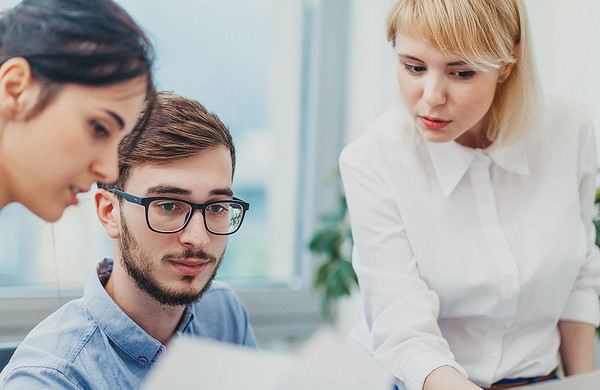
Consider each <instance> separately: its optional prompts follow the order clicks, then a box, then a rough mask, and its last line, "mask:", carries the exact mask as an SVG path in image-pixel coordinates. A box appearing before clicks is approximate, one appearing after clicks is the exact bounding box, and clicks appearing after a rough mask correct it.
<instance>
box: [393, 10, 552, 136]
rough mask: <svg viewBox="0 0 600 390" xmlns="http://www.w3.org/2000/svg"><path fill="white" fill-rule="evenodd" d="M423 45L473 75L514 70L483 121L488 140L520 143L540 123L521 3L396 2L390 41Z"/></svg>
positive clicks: (537, 91) (537, 86) (539, 97)
mask: <svg viewBox="0 0 600 390" xmlns="http://www.w3.org/2000/svg"><path fill="white" fill-rule="evenodd" d="M397 33H402V34H406V35H408V36H410V37H412V38H416V39H422V40H424V41H426V42H428V43H430V44H432V45H433V46H435V47H437V48H439V49H440V50H441V51H442V52H444V53H445V54H446V55H452V56H456V57H458V58H459V59H460V60H461V61H464V62H466V63H467V64H469V65H470V66H472V67H474V68H475V69H480V70H481V69H482V65H485V66H491V67H494V68H497V69H501V68H502V67H503V66H505V65H507V64H514V66H513V69H512V72H511V74H510V76H509V77H508V78H507V79H506V81H504V82H502V83H499V84H498V87H497V88H496V94H495V96H494V100H493V102H492V105H491V107H490V110H489V111H488V113H487V114H486V118H485V123H486V127H485V131H486V133H485V135H486V136H487V139H488V140H490V141H492V142H495V143H496V144H500V145H506V144H510V143H514V142H517V141H518V140H520V139H522V138H523V137H524V136H526V135H527V134H528V133H529V132H530V131H532V130H533V129H534V128H535V127H536V125H537V123H538V119H539V114H540V110H541V105H542V94H541V88H540V84H539V79H538V76H537V71H536V66H535V62H534V59H533V47H532V43H531V38H530V34H529V27H528V22H527V14H526V10H525V5H524V4H523V1H522V0H396V1H395V2H394V4H393V5H392V8H391V9H390V11H389V13H388V17H387V38H388V40H389V41H391V42H392V43H394V41H395V37H396V34H397Z"/></svg>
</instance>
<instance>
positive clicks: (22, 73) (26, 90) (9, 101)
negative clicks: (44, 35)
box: [0, 57, 40, 119]
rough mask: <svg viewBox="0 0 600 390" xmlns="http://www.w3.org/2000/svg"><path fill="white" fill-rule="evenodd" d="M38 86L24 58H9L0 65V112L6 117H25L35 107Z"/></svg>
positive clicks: (38, 93) (38, 90) (38, 91)
mask: <svg viewBox="0 0 600 390" xmlns="http://www.w3.org/2000/svg"><path fill="white" fill-rule="evenodd" d="M39 95H40V86H39V84H38V83H36V82H35V80H33V76H32V74H31V66H30V65H29V62H27V60H26V59H25V58H22V57H13V58H9V59H8V60H7V61H6V62H4V63H3V64H2V65H1V66H0V113H1V114H2V116H3V117H4V118H7V119H18V118H25V117H27V114H28V112H29V110H31V109H32V108H33V107H35V104H36V103H37V101H38V98H39Z"/></svg>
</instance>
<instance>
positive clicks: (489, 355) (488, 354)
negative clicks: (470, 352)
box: [485, 349, 496, 359]
mask: <svg viewBox="0 0 600 390" xmlns="http://www.w3.org/2000/svg"><path fill="white" fill-rule="evenodd" d="M485 356H486V357H487V358H488V359H493V358H495V357H496V352H494V351H492V350H491V349H488V350H487V351H486V353H485Z"/></svg>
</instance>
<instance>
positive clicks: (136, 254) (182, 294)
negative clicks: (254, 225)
mask: <svg viewBox="0 0 600 390" xmlns="http://www.w3.org/2000/svg"><path fill="white" fill-rule="evenodd" d="M121 227H122V229H121V240H120V242H119V248H120V251H121V263H122V264H123V267H125V270H126V271H127V273H128V274H129V276H131V277H132V278H133V280H135V283H136V284H137V286H138V287H139V288H140V289H141V290H142V291H144V292H145V293H146V294H148V295H149V296H151V297H152V298H154V299H155V300H157V301H158V302H159V303H161V304H163V305H169V306H184V305H189V304H190V303H193V302H196V301H197V300H199V299H200V298H201V297H202V294H204V292H205V291H206V290H208V289H209V288H210V286H211V284H212V281H213V279H214V278H215V276H216V275H217V270H218V268H219V265H220V264H221V260H223V253H221V256H220V257H219V259H218V260H217V258H216V257H215V256H213V255H211V254H209V253H206V252H204V251H203V250H192V249H187V250H185V251H183V252H181V253H179V254H175V253H168V254H165V255H164V256H163V257H162V259H161V261H162V262H164V261H166V259H186V258H198V259H207V260H210V261H211V262H214V263H216V267H215V270H214V272H213V274H212V275H211V277H210V279H209V280H208V282H207V283H206V285H205V286H204V287H203V288H202V289H201V290H200V291H197V290H194V289H192V288H189V289H187V290H184V291H174V290H171V289H168V288H166V287H164V286H162V285H161V283H160V280H158V278H157V277H156V276H155V275H153V274H152V271H153V269H154V267H153V266H152V262H151V259H150V255H149V254H148V252H146V251H144V250H143V249H142V248H140V245H139V243H138V242H137V241H136V240H135V239H134V238H133V237H132V236H131V234H130V233H129V229H128V228H127V224H126V223H125V219H124V218H121ZM223 252H224V251H223ZM195 278H196V277H195V276H190V275H182V276H181V280H182V281H187V282H188V283H189V284H190V285H191V284H192V282H193V281H194V279H195Z"/></svg>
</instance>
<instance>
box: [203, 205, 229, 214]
mask: <svg viewBox="0 0 600 390" xmlns="http://www.w3.org/2000/svg"><path fill="white" fill-rule="evenodd" d="M207 210H208V211H209V212H210V213H212V214H219V213H223V212H224V211H225V210H226V208H225V207H224V206H223V205H222V204H211V205H210V206H208V208H207Z"/></svg>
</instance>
